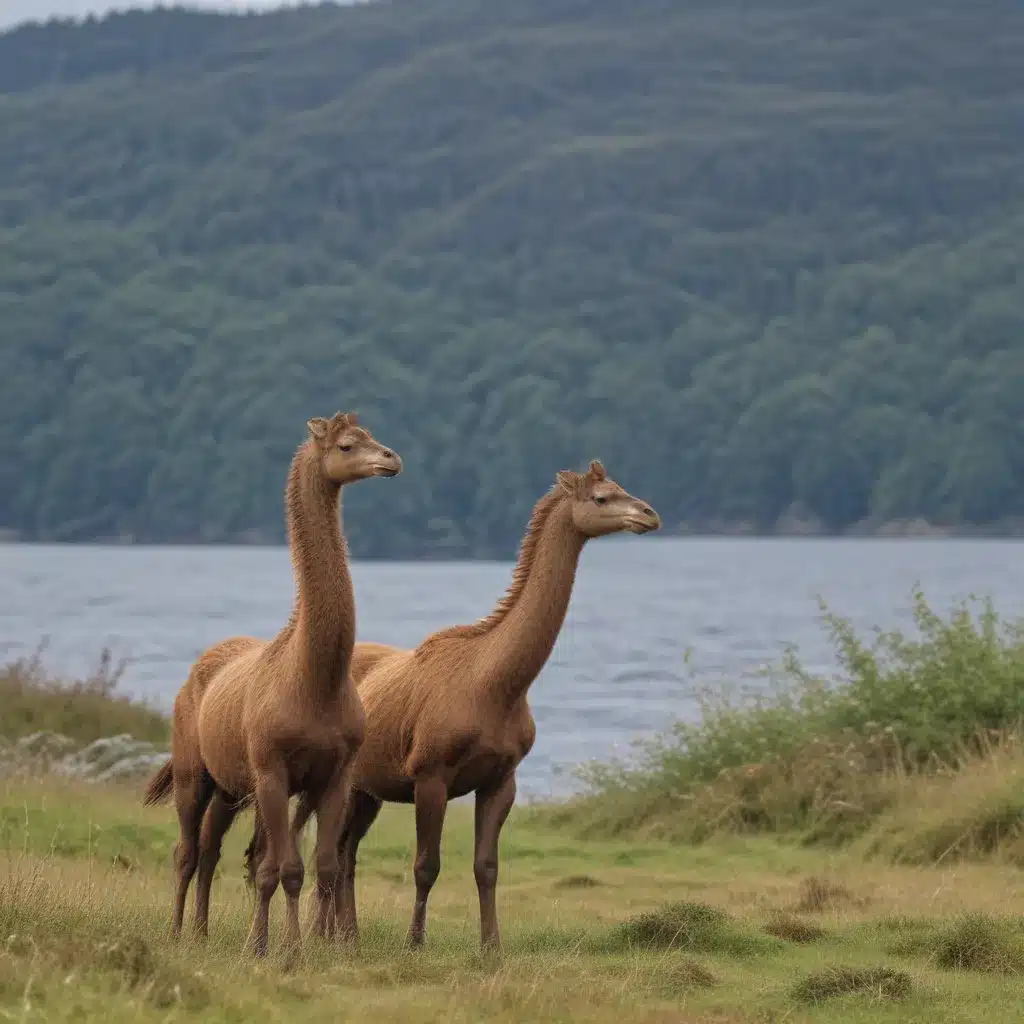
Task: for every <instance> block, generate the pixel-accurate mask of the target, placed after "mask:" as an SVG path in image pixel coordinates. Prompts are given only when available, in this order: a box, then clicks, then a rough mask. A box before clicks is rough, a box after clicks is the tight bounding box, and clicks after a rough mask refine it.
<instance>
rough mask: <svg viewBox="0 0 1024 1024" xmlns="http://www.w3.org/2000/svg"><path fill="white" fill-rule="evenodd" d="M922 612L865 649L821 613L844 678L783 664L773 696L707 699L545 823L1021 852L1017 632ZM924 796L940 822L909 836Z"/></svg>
mask: <svg viewBox="0 0 1024 1024" xmlns="http://www.w3.org/2000/svg"><path fill="white" fill-rule="evenodd" d="M914 612H915V619H916V627H917V628H916V635H913V636H907V635H905V634H903V633H900V632H888V633H878V634H876V635H875V636H874V637H873V638H871V639H870V640H865V639H864V638H862V637H860V636H858V635H857V634H856V633H855V631H854V630H853V628H852V627H851V626H850V624H849V623H848V622H846V621H844V620H843V619H841V618H839V617H838V616H835V615H833V614H831V613H829V612H827V611H825V624H826V627H827V628H828V630H829V633H830V636H831V638H832V641H833V644H834V648H835V654H836V657H837V660H838V662H839V665H840V666H841V671H840V674H839V676H838V678H837V679H834V680H824V679H821V678H818V677H815V676H814V675H812V674H811V673H809V672H808V671H806V670H805V669H804V668H803V666H802V665H801V663H800V661H799V658H798V656H797V654H796V652H790V653H789V654H788V655H787V656H786V657H785V659H784V660H783V662H782V664H781V665H780V666H778V668H777V670H776V671H775V672H774V673H773V674H772V676H771V678H770V680H769V682H770V684H771V685H770V686H769V690H768V695H767V696H766V697H763V698H761V699H759V700H749V699H742V698H740V699H737V698H734V697H733V696H732V695H730V694H729V693H728V692H726V693H725V694H724V695H723V694H722V693H721V692H716V693H714V694H709V695H707V696H706V698H705V700H704V706H703V716H702V719H701V721H700V722H698V723H696V724H687V723H681V724H679V725H677V726H676V727H675V728H674V729H672V730H671V731H670V732H669V733H668V734H666V735H664V736H662V737H660V738H659V739H657V740H656V741H654V742H653V743H650V744H648V745H647V746H645V747H643V748H642V749H641V750H640V752H639V756H638V757H637V758H636V759H634V760H633V761H630V762H619V763H615V764H611V765H597V766H590V767H588V768H586V769H584V770H583V772H582V775H583V778H584V781H585V782H586V783H587V785H588V792H587V794H586V795H585V796H584V797H583V798H582V799H578V800H575V801H572V802H571V803H569V804H567V805H565V806H563V807H560V808H557V809H554V810H548V811H544V812H542V813H543V814H544V815H546V816H547V820H548V821H549V823H552V824H555V825H558V826H560V827H564V828H567V829H569V830H571V831H572V832H574V833H575V834H577V835H586V836H592V837H602V836H613V835H620V834H633V833H635V832H637V831H638V830H639V831H640V832H642V833H643V834H646V835H649V836H652V837H661V838H673V839H677V840H682V841H687V842H701V841H704V840H706V839H707V838H709V837H710V836H713V835H716V834H722V833H757V832H768V833H775V834H779V835H787V836H791V837H796V838H799V839H800V840H801V841H803V842H807V843H811V844H828V845H842V844H846V843H849V842H851V841H853V840H858V839H860V838H861V837H863V836H865V835H866V834H869V833H870V832H871V830H872V829H874V828H876V827H877V828H879V829H880V830H881V833H882V834H880V835H879V836H878V837H877V838H876V841H875V847H876V849H877V850H878V851H879V852H887V853H889V854H891V855H892V856H896V857H900V858H904V859H909V860H917V861H921V862H925V861H928V860H934V859H938V858H939V857H948V856H953V857H954V858H956V857H960V856H964V855H967V856H970V855H974V854H976V853H992V852H994V851H996V850H999V849H1004V848H1009V847H1011V846H1014V845H1016V846H1017V848H1018V849H1019V847H1020V845H1021V842H1022V839H1021V837H1022V835H1024V786H1021V785H1020V781H1021V780H1020V772H1021V771H1022V770H1024V756H1022V754H1021V752H1020V743H1019V739H1018V735H1019V729H1020V727H1021V723H1022V722H1024V624H1022V623H1019V622H1005V621H1002V620H1000V618H999V617H998V615H997V614H996V612H995V611H994V609H993V608H992V606H991V605H990V604H988V603H985V604H982V605H981V606H980V608H978V607H976V606H975V607H972V605H971V604H969V603H968V604H964V605H961V606H958V607H956V608H954V609H953V611H952V612H951V613H950V615H949V616H948V617H946V618H942V617H940V616H939V615H937V614H936V613H935V612H933V611H932V609H931V608H930V607H929V606H928V604H927V602H926V601H925V598H924V596H923V595H922V594H921V593H920V592H917V593H915V605H914ZM954 777H956V778H957V780H958V781H957V783H956V787H958V788H957V789H956V790H955V793H956V796H955V799H954V800H953V802H952V806H951V803H950V800H949V799H948V794H949V792H950V779H951V778H954ZM937 779H938V780H939V781H937V782H936V780H937ZM933 784H934V786H935V787H936V788H934V791H933V793H932V796H931V797H929V794H928V792H927V791H928V787H929V786H930V785H933ZM928 799H931V803H932V810H933V812H934V813H932V814H931V815H930V816H929V818H928V820H927V822H921V823H920V824H915V819H914V816H915V814H916V811H917V808H918V805H919V803H920V802H921V801H922V800H928ZM908 807H909V810H907V808H908ZM968 808H969V809H968ZM925 833H927V834H925Z"/></svg>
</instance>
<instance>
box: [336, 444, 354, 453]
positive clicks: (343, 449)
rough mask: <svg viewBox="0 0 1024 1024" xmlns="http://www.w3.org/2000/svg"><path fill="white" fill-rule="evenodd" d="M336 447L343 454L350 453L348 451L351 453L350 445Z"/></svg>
mask: <svg viewBox="0 0 1024 1024" xmlns="http://www.w3.org/2000/svg"><path fill="white" fill-rule="evenodd" d="M338 447H339V448H340V449H341V450H342V451H343V452H350V451H352V445H350V444H339V445H338Z"/></svg>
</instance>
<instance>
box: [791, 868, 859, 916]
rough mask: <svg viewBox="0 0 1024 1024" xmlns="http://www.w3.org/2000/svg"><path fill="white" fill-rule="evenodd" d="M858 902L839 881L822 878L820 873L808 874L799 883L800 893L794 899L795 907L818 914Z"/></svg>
mask: <svg viewBox="0 0 1024 1024" xmlns="http://www.w3.org/2000/svg"><path fill="white" fill-rule="evenodd" d="M857 902H859V901H858V900H857V899H856V898H855V897H854V895H853V893H851V892H850V890H849V889H847V888H846V886H845V885H843V884H842V883H840V882H833V881H832V880H831V879H828V878H822V877H821V876H820V875H809V876H808V877H807V878H805V879H804V880H803V881H802V882H801V883H800V895H799V897H798V898H797V901H796V909H797V910H799V911H803V912H804V913H810V914H820V913H822V912H823V911H825V910H833V909H835V908H837V907H846V906H849V905H851V904H853V903H857Z"/></svg>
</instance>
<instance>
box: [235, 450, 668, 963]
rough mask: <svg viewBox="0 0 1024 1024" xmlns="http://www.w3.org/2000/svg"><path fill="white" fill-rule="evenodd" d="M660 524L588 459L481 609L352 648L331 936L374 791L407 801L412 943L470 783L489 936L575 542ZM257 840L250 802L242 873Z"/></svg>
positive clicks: (484, 928) (543, 509)
mask: <svg viewBox="0 0 1024 1024" xmlns="http://www.w3.org/2000/svg"><path fill="white" fill-rule="evenodd" d="M660 525H661V523H660V520H659V518H658V515H657V513H656V512H655V511H654V509H653V508H651V507H650V505H648V504H647V503H646V502H645V501H642V500H640V499H639V498H635V497H633V496H632V495H631V494H629V493H627V492H626V491H625V490H623V489H622V488H621V487H620V486H619V485H618V484H617V483H615V482H614V481H613V480H610V479H609V478H608V477H607V475H606V473H605V470H604V467H603V466H602V465H601V463H600V462H597V461H594V462H592V463H591V464H590V468H589V470H588V471H587V472H586V473H582V474H581V473H573V472H562V473H559V474H558V476H557V480H556V483H555V486H554V487H553V488H552V489H551V490H550V491H549V492H548V493H547V494H546V495H545V496H544V497H543V498H541V499H540V501H539V502H537V505H536V506H535V507H534V510H533V515H532V516H531V518H530V524H529V527H528V529H527V531H526V536H525V537H524V538H523V542H522V545H521V547H520V552H519V560H518V563H517V565H516V567H515V570H514V572H513V574H512V583H511V585H510V586H509V588H508V590H507V592H506V593H505V595H504V596H503V597H502V598H501V600H500V601H499V602H498V604H497V606H496V607H495V609H494V611H493V612H491V614H490V615H488V616H487V617H486V618H483V619H480V620H479V621H478V622H476V623H475V624H473V625H469V626H455V627H452V628H450V629H445V630H442V631H441V632H439V633H434V634H433V635H432V636H429V637H427V639H426V640H424V641H423V643H421V644H420V645H419V647H417V648H416V649H415V650H412V651H403V650H399V649H397V648H394V647H388V646H386V645H383V644H365V643H360V644H357V645H356V650H355V655H354V657H353V663H352V670H353V678H354V680H355V682H356V686H357V688H358V691H359V696H360V697H361V698H362V701H363V708H364V710H365V713H366V740H365V742H364V744H363V746H362V748H361V749H360V752H359V754H358V755H357V757H356V767H355V775H354V781H353V786H354V792H353V796H352V801H351V803H350V805H349V810H348V815H347V818H346V822H345V826H344V829H343V832H342V836H341V840H340V853H341V859H342V868H341V879H340V882H339V885H338V890H337V893H336V900H337V909H336V913H337V917H338V928H339V930H340V931H341V933H342V935H344V936H348V937H351V938H355V936H356V935H357V921H356V902H355V870H356V853H357V850H358V848H359V843H360V842H361V841H362V839H363V837H364V836H365V835H366V833H367V832H368V830H369V829H370V826H371V825H372V824H373V821H374V819H375V818H376V816H377V814H378V813H379V811H380V808H381V804H382V803H383V802H384V801H385V800H386V801H389V802H397V803H412V804H414V805H415V809H416V858H415V862H414V868H413V875H414V878H415V882H416V902H415V905H414V909H413V915H412V924H411V927H410V930H409V941H410V943H411V944H412V945H420V944H421V943H422V942H423V939H424V934H425V929H426V915H427V899H428V897H429V895H430V890H431V888H432V887H433V885H434V882H435V881H436V879H437V876H438V874H439V872H440V869H441V857H440V847H441V831H442V828H443V826H444V817H445V810H446V807H447V805H448V801H449V800H452V799H455V798H456V797H460V796H464V795H465V794H467V793H471V792H475V793H476V836H475V850H474V855H473V873H474V876H475V878H476V884H477V890H478V895H479V900H480V941H481V945H482V946H484V947H496V946H498V945H499V944H500V937H499V931H498V918H497V912H496V908H495V888H496V886H497V880H498V837H499V834H500V832H501V829H502V826H503V825H504V823H505V819H506V818H507V817H508V814H509V811H510V810H511V808H512V804H513V802H514V800H515V794H516V774H515V773H516V767H517V766H518V764H519V763H520V761H522V759H523V758H524V757H526V755H527V754H528V753H529V752H530V749H531V747H532V746H533V741H534V737H535V735H536V729H535V726H534V721H533V715H532V714H531V713H530V708H529V705H528V703H527V699H526V698H527V691H528V690H529V688H530V685H531V684H532V683H533V681H534V679H536V678H537V675H538V673H539V672H540V670H541V669H542V668H543V666H544V663H545V662H546V661H547V659H548V656H549V655H550V654H551V650H552V648H553V647H554V644H555V640H556V639H557V637H558V633H559V631H560V630H561V627H562V623H563V621H564V619H565V615H566V611H567V609H568V606H569V598H570V596H571V594H572V587H573V582H574V580H575V577H576V567H577V564H578V561H579V557H580V553H581V551H582V549H583V545H584V544H585V543H586V541H587V540H589V539H590V538H591V537H600V536H603V535H606V534H611V533H619V532H622V531H628V532H631V533H649V532H650V531H652V530H656V529H658V527H659V526H660ZM312 810H313V808H312V805H311V804H310V803H309V801H308V800H306V799H305V798H300V801H299V806H298V807H297V809H296V813H295V819H294V821H293V824H292V832H293V835H295V836H296V838H297V837H298V836H299V835H300V834H301V831H302V829H303V828H304V827H305V824H306V821H307V820H308V818H309V815H310V813H311V812H312ZM317 838H318V840H319V836H318V837H317ZM267 839H268V836H267V832H266V831H265V830H264V829H263V828H262V826H261V822H260V815H259V812H257V815H256V821H255V823H254V829H253V837H252V840H251V842H250V844H249V849H248V850H247V851H246V857H247V861H248V864H249V871H250V877H251V878H252V879H254V880H255V879H258V872H256V870H255V865H256V864H257V863H259V859H260V857H261V855H262V852H263V850H264V848H265V846H266V843H267Z"/></svg>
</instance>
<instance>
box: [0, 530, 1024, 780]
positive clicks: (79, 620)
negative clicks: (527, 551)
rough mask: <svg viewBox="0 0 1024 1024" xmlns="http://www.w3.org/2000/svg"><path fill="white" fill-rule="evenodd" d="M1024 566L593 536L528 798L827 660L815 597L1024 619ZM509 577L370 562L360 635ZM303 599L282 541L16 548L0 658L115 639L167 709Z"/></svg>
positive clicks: (896, 611)
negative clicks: (208, 655) (184, 686)
mask: <svg viewBox="0 0 1024 1024" xmlns="http://www.w3.org/2000/svg"><path fill="white" fill-rule="evenodd" d="M1022 556H1024V546H1022V545H1021V544H1020V543H1017V542H1013V541H967V540H956V541H945V540H944V541H937V540H846V541H842V540H732V539H711V540H709V539H683V540H679V539H671V538H655V537H649V538H638V537H627V538H614V539H605V540H600V541H596V542H594V543H592V544H590V545H588V546H587V548H586V549H585V550H584V552H583V558H582V562H581V565H580V572H579V575H578V578H577V583H576V590H575V593H574V595H573V600H572V605H571V607H570V610H569V617H568V620H567V622H566V624H565V628H564V629H563V631H562V635H561V637H560V639H559V641H558V644H557V645H556V647H555V651H554V654H553V655H552V657H551V660H550V661H549V663H548V665H547V667H546V668H545V669H544V671H543V673H542V674H541V676H540V678H539V679H538V680H537V682H536V683H535V684H534V686H533V689H532V690H531V693H530V701H531V704H532V707H533V711H534V714H535V716H536V718H537V725H538V737H537V744H536V746H535V747H534V750H533V752H532V754H531V755H530V756H529V757H528V758H527V760H526V761H525V762H524V764H523V765H522V767H521V769H520V791H521V792H523V793H528V794H531V795H534V796H539V795H544V794H548V793H552V792H555V793H558V792H565V791H566V790H567V789H568V788H570V787H571V786H572V785H573V780H572V777H571V775H570V774H568V773H567V772H565V771H564V770H560V769H564V768H565V767H567V766H571V765H573V764H577V763H579V762H581V761H585V760H588V759H591V758H599V759H606V758H608V757H609V756H613V755H615V754H617V753H618V754H621V753H625V752H627V751H628V744H629V742H630V740H632V739H634V738H637V737H644V736H650V735H652V734H653V733H655V732H656V731H658V730H660V729H662V728H664V727H665V726H666V725H668V724H669V723H670V722H671V721H672V720H673V719H674V718H678V717H682V718H692V717H693V716H694V715H695V714H696V704H695V701H694V689H695V685H708V684H711V685H715V684H716V683H717V682H718V681H719V680H722V679H742V678H744V677H754V679H753V681H754V682H755V683H756V674H757V670H758V669H759V667H761V666H763V665H764V664H765V663H767V662H771V661H774V660H775V659H776V658H777V657H778V655H779V653H780V651H781V649H782V646H783V645H784V644H786V643H794V644H797V645H798V646H799V648H800V650H801V653H802V656H803V658H804V660H805V662H806V663H807V664H808V665H810V666H811V667H816V668H822V669H828V668H830V667H831V651H830V648H829V645H828V641H827V637H826V636H825V635H824V633H823V632H822V630H821V625H820V621H819V615H818V608H817V604H816V601H815V595H817V594H820V595H821V596H823V597H824V598H825V599H826V600H827V601H828V602H829V604H830V605H831V606H832V607H833V609H834V610H836V611H838V612H840V613H841V614H843V615H846V616H848V617H850V618H851V619H853V620H854V622H855V623H857V624H858V625H859V626H861V627H864V628H869V627H872V626H876V625H877V626H885V627H889V626H900V625H904V626H905V625H906V624H907V623H908V621H909V612H910V603H911V589H912V587H913V586H914V584H915V583H920V584H921V585H922V586H923V587H924V589H925V592H926V594H927V596H928V597H929V599H930V600H931V602H932V603H933V604H934V605H936V606H938V607H940V608H945V607H947V606H948V605H949V604H950V603H951V602H952V601H954V600H956V599H959V598H962V597H966V596H968V595H969V594H970V593H972V592H973V593H978V594H985V595H991V596H992V597H993V598H994V599H995V601H996V603H997V605H998V607H999V610H1000V611H1001V612H1003V613H1005V614H1007V615H1021V614H1024V573H1022V571H1021V566H1022V563H1024V557H1022ZM510 572H511V565H509V564H503V563H493V562H490V563H488V562H475V563H473V562H470V563H467V562H462V563H444V562H417V563H399V562H361V563H356V565H355V566H354V569H353V575H354V577H355V585H356V596H357V599H358V608H359V613H358V614H359V623H358V625H359V638H360V639H364V640H380V641H384V642H388V643H394V644H400V645H406V646H414V645H415V644H416V643H418V642H419V641H420V640H421V639H422V638H423V637H424V636H425V635H426V634H427V633H429V632H431V631H432V630H434V629H437V628H439V627H442V626H446V625H451V624H453V623H458V622H470V621H472V620H474V619H476V618H478V617H479V616H481V615H483V614H485V613H486V612H488V611H489V610H490V609H491V607H492V606H493V605H494V603H495V601H496V600H497V598H498V596H499V595H500V594H501V593H502V591H503V590H504V588H505V587H506V586H507V584H508V580H509V574H510ZM291 600H292V579H291V565H290V562H289V559H288V552H287V551H286V550H285V549H283V548H215V547H203V548H169V547H165V548H141V547H128V548H118V547H87V546H66V547H56V546H53V547H51V546H30V545H7V546H0V655H2V656H3V658H5V659H6V658H12V657H14V656H17V655H19V654H24V653H28V652H30V651H31V650H32V649H33V648H35V647H36V646H37V645H38V643H39V642H40V641H41V640H43V639H44V638H48V642H49V643H48V648H47V653H46V660H47V663H48V665H49V666H50V667H52V668H54V669H57V670H60V671H63V672H68V673H71V672H80V673H81V672H86V671H88V669H89V668H90V667H91V666H92V665H94V664H95V662H96V658H97V655H98V653H99V651H100V650H101V649H102V648H103V647H104V646H109V647H111V648H112V649H113V651H114V653H115V654H117V655H121V656H125V657H128V658H130V659H131V663H130V666H129V668H128V671H127V673H126V675H125V679H124V687H125V689H126V690H128V691H130V692H132V693H134V694H137V695H140V696H144V697H147V698H150V699H153V700H155V701H156V702H157V703H159V704H160V705H162V706H164V707H170V704H171V702H172V701H173V699H174V694H175V692H176V690H177V688H178V687H179V686H180V685H181V683H182V682H183V681H184V679H185V677H186V675H187V674H188V669H189V665H190V664H191V662H192V660H193V659H194V658H195V657H196V655H197V654H199V652H200V651H201V650H203V648H205V647H207V646H208V645H209V644H211V643H214V642H216V641H217V640H220V639H222V638H224V637H226V636H231V635H233V634H236V633H246V634H251V635H256V636H264V637H268V638H269V637H271V636H273V635H274V633H275V632H276V631H277V630H278V629H279V628H280V627H281V626H282V625H283V623H284V622H285V620H286V619H287V617H288V613H289V610H290V605H291ZM687 648H689V649H690V650H691V662H690V667H689V668H688V667H687V665H686V664H685V661H684V658H685V655H686V650H687Z"/></svg>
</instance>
